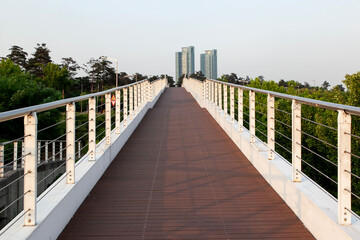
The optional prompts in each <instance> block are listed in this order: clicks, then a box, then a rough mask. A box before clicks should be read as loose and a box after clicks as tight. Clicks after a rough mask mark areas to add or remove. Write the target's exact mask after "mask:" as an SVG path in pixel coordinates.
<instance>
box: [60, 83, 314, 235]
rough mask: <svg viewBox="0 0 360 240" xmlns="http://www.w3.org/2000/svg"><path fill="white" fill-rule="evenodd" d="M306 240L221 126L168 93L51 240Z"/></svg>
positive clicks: (177, 93)
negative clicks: (63, 227)
mask: <svg viewBox="0 0 360 240" xmlns="http://www.w3.org/2000/svg"><path fill="white" fill-rule="evenodd" d="M281 238H283V239H312V238H313V236H312V235H311V233H310V232H309V231H308V230H307V229H306V228H305V227H304V225H303V224H302V222H301V221H300V220H299V219H298V218H297V217H296V215H295V214H294V213H293V212H292V211H291V209H290V208H289V207H288V206H287V205H286V204H285V203H284V201H283V200H282V199H281V198H280V197H279V196H278V195H277V193H276V192H275V191H274V190H273V189H272V188H271V186H269V185H268V183H267V182H266V181H265V180H264V179H263V177H262V176H261V175H260V174H259V173H258V172H257V170H256V169H255V168H254V167H253V166H252V165H251V163H250V162H249V161H248V160H247V159H246V157H245V156H244V155H243V154H242V153H241V152H240V150H239V149H238V148H237V147H236V145H235V144H234V143H233V142H232V141H231V140H230V138H229V137H228V136H227V135H226V133H225V132H224V131H223V130H222V129H221V127H220V126H219V125H218V124H217V123H216V122H215V120H214V119H213V118H212V117H211V116H210V115H209V113H208V112H207V111H206V110H205V109H202V108H200V107H199V105H198V104H197V103H196V101H195V100H194V99H193V97H192V96H191V95H190V94H189V93H187V92H186V91H185V89H183V88H168V89H166V91H165V92H164V93H163V95H162V96H161V98H160V99H159V101H158V103H157V104H156V105H155V107H154V108H153V109H150V110H149V112H148V113H147V114H146V116H145V117H144V119H143V120H142V122H141V123H140V125H139V126H138V128H137V129H136V130H135V132H134V133H133V135H132V136H131V137H130V139H129V141H128V142H127V143H126V145H125V146H124V147H123V149H122V150H121V152H120V153H119V154H118V156H117V157H116V158H115V159H114V161H113V162H112V164H111V165H110V167H109V168H108V169H107V171H106V172H105V173H104V175H103V176H102V178H101V179H100V180H99V182H98V183H97V184H96V186H95V187H94V189H93V190H92V191H91V193H90V194H89V196H88V197H87V198H86V200H85V201H84V203H83V204H82V205H81V207H80V208H79V209H78V211H77V212H76V214H75V215H74V217H73V218H72V219H71V221H70V222H69V223H68V225H67V226H66V228H65V229H64V231H63V232H62V234H61V235H60V236H59V239H281Z"/></svg>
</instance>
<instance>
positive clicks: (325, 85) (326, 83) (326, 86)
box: [321, 81, 330, 90]
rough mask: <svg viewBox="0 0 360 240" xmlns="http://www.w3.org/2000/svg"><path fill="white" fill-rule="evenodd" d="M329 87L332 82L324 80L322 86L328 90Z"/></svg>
mask: <svg viewBox="0 0 360 240" xmlns="http://www.w3.org/2000/svg"><path fill="white" fill-rule="evenodd" d="M328 87H330V83H328V82H327V81H324V82H323V84H322V85H321V88H322V89H324V90H328Z"/></svg>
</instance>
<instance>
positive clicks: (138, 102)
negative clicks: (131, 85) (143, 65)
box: [136, 83, 141, 113]
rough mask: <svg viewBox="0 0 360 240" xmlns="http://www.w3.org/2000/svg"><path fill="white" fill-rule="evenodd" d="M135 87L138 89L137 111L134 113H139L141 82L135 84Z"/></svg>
mask: <svg viewBox="0 0 360 240" xmlns="http://www.w3.org/2000/svg"><path fill="white" fill-rule="evenodd" d="M137 89H138V93H137V97H138V99H137V111H136V113H139V112H140V108H141V92H140V90H141V83H140V84H138V85H137Z"/></svg>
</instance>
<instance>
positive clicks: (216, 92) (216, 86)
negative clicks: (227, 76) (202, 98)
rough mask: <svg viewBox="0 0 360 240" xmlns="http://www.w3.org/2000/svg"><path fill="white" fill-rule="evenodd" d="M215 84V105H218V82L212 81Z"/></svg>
mask: <svg viewBox="0 0 360 240" xmlns="http://www.w3.org/2000/svg"><path fill="white" fill-rule="evenodd" d="M214 85H215V107H217V106H218V84H217V83H216V82H214Z"/></svg>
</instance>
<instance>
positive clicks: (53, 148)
mask: <svg viewBox="0 0 360 240" xmlns="http://www.w3.org/2000/svg"><path fill="white" fill-rule="evenodd" d="M55 154H56V153H55V142H52V160H53V161H55Z"/></svg>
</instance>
